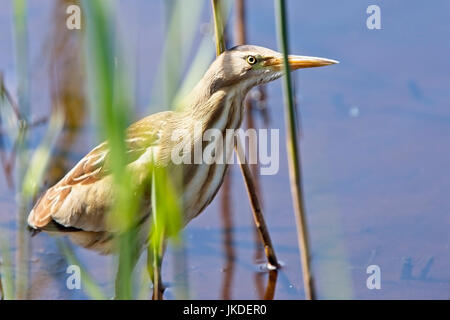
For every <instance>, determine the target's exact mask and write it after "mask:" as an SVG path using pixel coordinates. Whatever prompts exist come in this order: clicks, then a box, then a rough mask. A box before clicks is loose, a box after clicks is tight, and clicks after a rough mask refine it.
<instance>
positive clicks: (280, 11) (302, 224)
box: [276, 0, 315, 300]
mask: <svg viewBox="0 0 450 320" xmlns="http://www.w3.org/2000/svg"><path fill="white" fill-rule="evenodd" d="M276 9H277V10H276V16H277V25H278V28H277V29H278V41H279V46H280V48H281V49H282V52H283V58H284V71H285V73H286V74H285V77H284V97H285V108H286V111H285V120H286V130H287V153H288V161H289V176H290V183H291V193H292V197H293V206H294V213H295V220H296V226H297V235H298V243H299V248H300V255H301V263H302V270H303V283H304V286H305V294H306V298H307V299H308V300H314V299H315V291H314V285H313V278H312V275H311V263H310V252H309V242H308V228H307V223H306V216H305V208H304V202H303V189H302V175H301V164H300V160H301V159H300V150H299V145H298V142H297V132H298V131H297V122H296V118H295V109H294V99H293V92H292V91H293V90H292V82H291V75H290V72H289V62H288V52H289V40H288V26H287V25H288V23H287V14H286V3H285V1H284V0H276Z"/></svg>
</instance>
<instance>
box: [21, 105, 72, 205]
mask: <svg viewBox="0 0 450 320" xmlns="http://www.w3.org/2000/svg"><path fill="white" fill-rule="evenodd" d="M63 124H64V115H63V113H62V111H61V109H60V108H55V109H54V110H53V113H52V115H51V118H50V123H49V127H48V130H47V132H46V133H45V136H44V139H43V140H42V142H41V144H40V145H39V147H38V148H37V149H36V151H35V152H34V153H33V155H32V157H31V161H30V164H29V166H28V169H27V171H26V173H25V178H24V181H23V185H22V194H23V195H24V198H25V199H28V200H31V199H32V198H33V197H34V196H35V195H36V193H37V192H38V190H39V187H40V186H41V183H42V180H43V176H44V172H45V169H46V167H47V165H48V163H49V161H50V155H51V150H52V147H53V144H54V143H55V141H56V138H57V136H58V135H59V133H60V132H61V130H62V127H63Z"/></svg>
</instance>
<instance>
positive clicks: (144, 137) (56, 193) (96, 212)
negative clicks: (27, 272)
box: [28, 112, 168, 231]
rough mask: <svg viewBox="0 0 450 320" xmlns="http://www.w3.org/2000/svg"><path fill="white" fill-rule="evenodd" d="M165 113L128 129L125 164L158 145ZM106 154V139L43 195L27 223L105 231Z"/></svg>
mask: <svg viewBox="0 0 450 320" xmlns="http://www.w3.org/2000/svg"><path fill="white" fill-rule="evenodd" d="M167 113H168V112H161V113H157V114H154V115H151V116H149V117H146V118H144V119H142V120H140V121H138V122H136V123H134V124H133V125H131V126H130V127H129V128H128V130H127V139H126V146H127V156H128V157H127V162H128V164H131V163H133V162H134V161H136V160H137V159H139V158H140V157H141V156H142V155H143V154H144V153H145V152H146V151H147V150H148V149H149V148H151V147H154V146H157V145H158V142H159V140H160V137H161V130H162V128H163V127H164V125H165V119H166V118H167ZM109 157H110V152H109V148H108V144H107V142H103V143H102V144H100V145H99V146H97V147H96V148H94V149H93V150H92V151H91V152H89V153H88V154H87V155H86V156H85V157H84V158H82V159H81V160H80V161H79V162H78V163H77V164H76V165H75V167H73V169H72V170H70V171H69V172H68V173H67V174H66V176H64V178H62V179H61V180H60V181H59V182H58V183H57V184H55V185H54V186H53V187H51V188H50V189H48V190H47V191H46V192H45V193H44V194H43V195H42V197H41V198H40V199H39V200H38V202H37V203H36V205H35V206H34V208H33V209H32V210H31V212H30V214H29V216H28V224H29V225H30V226H31V227H33V228H37V229H45V226H46V225H48V224H49V223H50V222H52V221H56V222H57V223H59V224H61V225H62V226H64V227H72V228H78V229H82V230H86V231H106V230H105V225H104V220H105V219H104V218H105V217H104V215H105V213H106V212H107V211H108V209H109V208H110V206H111V204H112V201H113V198H114V194H113V188H112V186H111V184H112V180H111V168H110V165H109V162H110V161H109ZM129 167H131V166H129Z"/></svg>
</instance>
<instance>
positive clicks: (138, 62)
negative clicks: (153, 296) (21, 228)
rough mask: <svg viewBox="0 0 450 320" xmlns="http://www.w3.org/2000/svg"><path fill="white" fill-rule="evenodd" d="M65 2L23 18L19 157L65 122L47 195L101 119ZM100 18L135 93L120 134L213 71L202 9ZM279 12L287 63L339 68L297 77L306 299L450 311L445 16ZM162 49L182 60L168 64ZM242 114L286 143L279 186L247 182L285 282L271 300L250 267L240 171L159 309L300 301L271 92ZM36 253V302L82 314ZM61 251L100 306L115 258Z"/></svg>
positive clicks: (8, 10) (157, 4)
mask: <svg viewBox="0 0 450 320" xmlns="http://www.w3.org/2000/svg"><path fill="white" fill-rule="evenodd" d="M183 2H184V3H183ZM73 3H75V4H76V3H77V2H76V1H68V0H29V1H27V20H26V24H27V30H26V33H27V45H28V47H27V48H26V61H27V63H28V66H27V76H26V78H27V80H28V81H27V88H28V89H27V90H28V102H27V103H26V105H28V106H29V110H27V112H26V113H25V117H26V119H27V121H28V122H29V123H30V124H32V126H31V127H30V128H29V132H28V136H27V143H26V148H30V149H34V148H36V147H37V146H38V145H39V144H40V143H41V141H42V139H43V137H44V135H45V132H46V128H47V126H48V123H49V121H48V119H49V117H50V114H51V113H52V110H54V108H55V106H56V104H59V105H61V106H62V108H63V110H64V112H65V123H64V127H63V129H62V130H61V132H60V133H59V135H58V136H57V138H56V139H55V141H54V144H53V148H52V149H51V150H52V151H51V156H50V161H49V165H48V168H47V169H46V171H45V172H46V173H45V176H44V183H43V185H44V187H45V186H46V187H48V186H50V185H52V184H53V183H55V182H56V181H57V180H59V179H60V178H61V177H62V176H63V175H64V174H65V173H66V172H67V171H68V170H69V169H70V168H71V167H72V166H73V165H74V164H75V163H76V162H77V161H78V160H79V159H80V158H81V157H82V156H84V155H85V154H86V153H87V152H89V150H90V149H92V148H93V147H94V146H95V145H96V144H97V143H99V142H100V140H99V139H100V137H99V135H98V132H97V129H98V128H97V126H96V124H95V122H94V121H93V119H94V116H93V110H95V106H90V107H89V106H88V102H87V101H88V99H87V97H86V90H85V87H86V72H85V61H84V58H83V57H84V53H85V48H83V47H82V42H83V40H82V38H83V27H84V23H85V21H84V20H83V22H82V30H81V31H79V30H68V29H67V28H66V18H67V14H66V8H67V6H68V5H69V4H73ZM111 3H113V2H111ZM227 3H228V5H226V6H225V7H226V9H225V11H226V13H227V15H228V20H227V43H228V46H229V47H231V46H233V45H234V44H235V43H236V33H235V25H236V8H235V3H234V1H228V2H227ZM244 3H245V6H246V29H247V42H248V43H249V44H255V45H260V46H265V47H268V48H272V49H275V50H277V48H278V46H277V37H276V25H275V16H274V3H273V1H270V0H263V1H260V0H245V1H244ZM372 4H377V5H379V6H380V8H381V26H382V29H381V30H369V29H368V28H367V26H366V19H367V18H368V16H369V15H368V14H367V13H366V9H367V7H368V6H369V5H372ZM111 7H112V8H111V11H112V12H113V16H114V22H115V23H114V30H111V32H112V33H114V34H115V39H116V45H118V46H120V48H121V50H122V52H123V55H122V56H121V58H120V61H119V63H121V64H122V65H123V66H124V69H126V71H127V75H128V78H127V80H128V83H127V84H128V87H129V88H131V97H132V102H133V105H132V106H130V115H129V119H130V120H131V121H135V120H137V119H140V118H142V117H143V116H145V115H147V114H149V113H153V112H157V111H161V110H165V109H168V108H170V107H172V106H173V105H175V104H176V103H177V99H179V97H180V95H181V96H182V94H183V92H186V91H188V90H189V88H190V87H192V84H194V83H195V81H196V80H198V79H199V77H200V76H201V75H202V73H203V72H204V70H205V68H206V67H207V66H208V65H209V63H210V62H211V61H212V60H213V59H214V56H215V49H214V38H213V32H212V25H211V19H212V18H211V7H210V2H209V1H207V0H195V1H189V3H188V2H187V1H179V0H178V1H177V0H166V1H163V0H151V1H148V0H131V1H130V0H128V1H123V0H122V1H115V2H114V5H111ZM288 8H289V30H290V43H291V46H290V47H291V51H292V52H291V53H293V54H302V55H312V56H320V57H327V58H331V59H336V60H339V61H340V64H339V65H337V66H333V67H330V68H319V69H311V70H308V69H306V70H302V71H300V72H297V73H296V74H295V75H294V78H295V84H296V94H297V102H298V108H299V109H298V110H299V120H300V123H301V132H300V133H299V134H300V135H301V140H300V144H301V156H302V161H303V163H302V170H303V175H304V176H303V178H304V180H303V185H304V188H305V193H304V197H305V205H306V214H307V219H308V225H309V232H310V237H311V251H312V267H313V274H314V277H315V281H316V289H317V295H318V298H322V299H325V298H331V299H335V298H342V299H348V298H354V299H449V298H450V251H449V249H450V248H449V244H450V236H449V232H448V231H449V228H450V197H449V195H448V192H449V190H450V149H449V148H448V146H449V141H450V105H449V101H450V87H449V84H450V42H449V41H448V40H447V38H448V35H449V34H450V24H449V23H448V12H450V3H449V2H448V1H446V0H436V1H434V2H433V4H432V5H431V4H430V3H428V2H426V1H395V2H392V1H365V0H363V1H350V0H343V1H339V2H337V1H332V0H320V1H313V0H302V1H293V0H291V1H288ZM13 11H14V10H13V5H12V2H10V1H6V0H3V1H2V5H1V8H0V72H1V74H2V76H3V85H4V87H5V88H6V89H7V90H8V92H10V93H11V96H12V98H13V100H16V101H18V100H20V99H18V98H17V97H18V96H20V93H19V91H20V90H19V87H20V85H19V83H21V79H20V76H18V74H19V75H20V72H19V71H20V69H21V68H23V66H22V65H21V64H20V62H18V58H17V56H20V55H17V54H16V53H15V36H14V21H13V16H14V15H13ZM82 14H83V13H82ZM83 18H84V17H83ZM16 47H17V46H16ZM168 48H170V49H171V50H170V51H173V52H175V53H176V54H175V55H173V54H168ZM161 74H165V75H166V76H164V77H163V78H162V79H163V81H160V80H158V79H161V78H160V77H159V76H160V75H161ZM180 92H181V93H180ZM262 93H263V94H264V96H263V97H261V94H262ZM251 97H252V100H253V101H254V107H253V108H252V109H251V113H252V115H253V118H254V122H255V126H256V127H259V128H264V127H269V128H278V129H280V138H281V139H280V140H281V141H282V142H283V143H281V144H280V171H279V172H278V174H276V175H273V176H261V177H259V178H258V183H259V186H260V191H261V198H262V202H263V207H264V212H265V215H266V222H267V224H268V227H269V231H270V233H271V235H272V240H273V243H274V246H275V249H276V252H277V256H278V258H279V259H280V260H281V261H282V262H283V265H284V267H283V268H282V269H281V270H280V271H279V272H278V277H277V279H276V283H272V282H271V281H269V280H270V279H269V276H268V273H266V272H264V270H262V269H261V267H260V266H259V264H260V263H262V262H264V255H263V253H261V248H260V247H259V246H258V243H259V242H258V241H257V238H256V236H255V233H254V230H253V229H254V227H253V220H252V215H251V210H250V205H249V201H248V198H247V194H246V191H245V185H244V182H243V179H242V175H241V173H240V170H239V168H238V166H236V165H235V166H232V167H231V170H230V174H229V180H228V181H227V183H226V185H225V187H224V188H222V190H221V192H220V193H219V194H218V196H217V197H216V199H215V200H214V202H213V203H212V204H211V205H210V206H209V207H208V208H207V209H206V211H205V212H204V213H203V214H201V215H200V216H199V217H198V218H196V219H195V220H193V221H192V222H191V223H190V224H189V225H188V227H187V228H186V229H185V232H184V240H185V251H184V261H185V266H184V267H183V268H181V269H180V268H177V267H176V263H175V262H174V261H175V260H176V259H175V258H174V254H173V252H172V250H171V249H169V254H168V255H167V259H166V260H165V262H164V267H163V280H164V281H165V282H167V283H168V284H169V288H168V290H167V292H166V294H165V297H166V298H168V299H171V298H174V297H175V293H174V288H175V287H176V286H177V283H178V281H179V279H187V281H188V294H189V297H190V298H193V299H261V298H263V297H264V294H265V292H266V291H267V287H268V286H269V285H275V289H274V296H273V297H274V298H275V299H303V298H304V291H303V288H302V279H301V272H300V270H301V269H300V258H299V252H298V247H297V235H296V229H295V223H294V215H293V213H292V206H291V203H292V202H291V197H290V189H289V175H288V171H287V160H286V156H285V154H286V150H285V144H284V134H285V130H284V115H283V112H284V109H283V96H282V90H281V81H276V82H273V83H270V84H269V85H267V86H266V87H265V88H264V91H259V90H255V91H253V92H252V93H251ZM5 105H6V104H2V109H1V112H0V115H1V121H0V130H1V132H0V134H1V144H0V148H1V150H0V151H1V152H2V158H1V160H2V170H0V232H2V234H3V237H5V236H6V238H7V239H9V244H10V247H9V250H10V254H11V255H14V254H15V250H16V249H17V247H16V244H15V241H14V239H15V237H16V235H15V233H16V231H17V228H18V225H17V215H18V214H17V212H18V211H19V210H20V208H19V207H20V205H18V203H19V204H20V201H17V194H18V193H17V185H15V183H14V182H15V180H16V179H17V178H15V174H14V170H15V168H16V169H17V168H19V169H20V167H26V159H25V160H24V159H22V164H20V162H21V160H20V157H15V156H14V153H15V141H16V139H17V137H18V136H19V134H18V132H19V130H18V129H17V127H18V124H17V117H16V116H15V115H14V112H13V111H12V109H11V108H10V107H9V106H8V107H6V106H5ZM94 112H95V111H94ZM19 171H20V170H19ZM16 174H17V173H16ZM19 175H20V172H19ZM2 239H3V238H2ZM31 243H32V245H31V252H30V270H31V278H30V283H29V285H30V287H31V289H30V297H31V298H37V299H85V298H89V295H88V294H87V293H86V292H85V291H83V290H68V289H67V288H66V278H67V273H66V268H67V261H66V259H65V257H64V254H63V253H62V252H61V250H60V247H59V246H58V245H57V243H56V242H55V239H54V238H52V237H50V236H48V235H46V234H43V233H41V234H39V235H37V236H36V237H34V238H32V241H31ZM72 249H73V250H74V252H75V253H76V255H77V257H78V259H79V260H80V262H81V263H82V264H83V266H84V268H85V270H86V272H88V273H89V274H90V276H91V277H92V279H94V281H95V282H96V283H97V284H98V285H99V286H100V288H101V289H102V290H103V291H104V292H105V293H106V295H108V296H111V295H112V292H113V285H114V282H113V281H112V280H111V279H113V274H114V272H115V271H114V268H113V266H112V258H111V257H105V256H99V255H97V254H96V253H94V252H90V251H88V250H85V249H82V248H77V247H75V246H73V248H72ZM2 258H3V259H4V257H2ZM369 265H378V266H380V268H381V279H382V282H381V289H380V290H369V289H368V288H367V286H366V279H367V277H368V276H369V274H367V273H366V268H367V266H369ZM137 278H138V277H137ZM146 281H147V282H148V279H147V280H146ZM148 288H150V284H149V285H148ZM149 292H150V290H149Z"/></svg>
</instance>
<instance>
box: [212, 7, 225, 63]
mask: <svg viewBox="0 0 450 320" xmlns="http://www.w3.org/2000/svg"><path fill="white" fill-rule="evenodd" d="M211 5H212V9H213V16H214V35H215V38H216V55H220V54H221V53H222V52H224V51H225V50H226V49H227V48H226V45H225V37H224V36H223V26H224V24H223V15H222V5H221V1H220V0H211Z"/></svg>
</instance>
